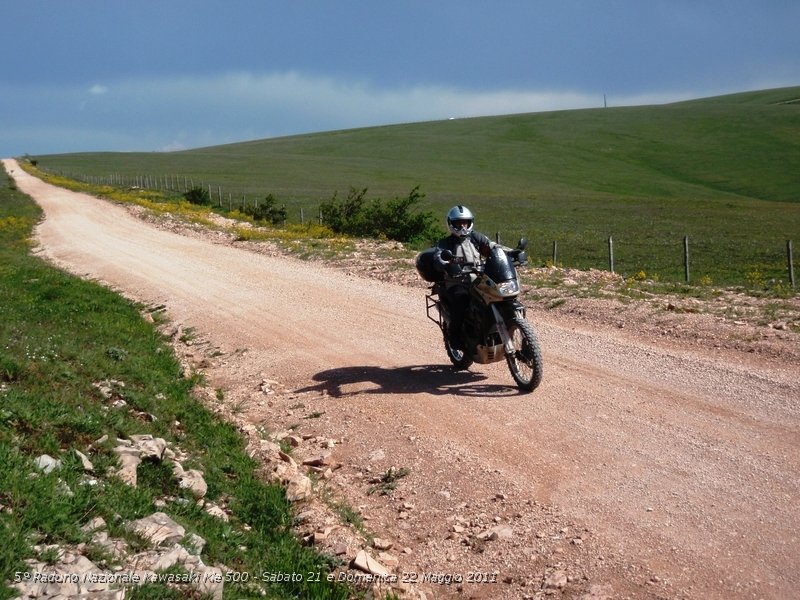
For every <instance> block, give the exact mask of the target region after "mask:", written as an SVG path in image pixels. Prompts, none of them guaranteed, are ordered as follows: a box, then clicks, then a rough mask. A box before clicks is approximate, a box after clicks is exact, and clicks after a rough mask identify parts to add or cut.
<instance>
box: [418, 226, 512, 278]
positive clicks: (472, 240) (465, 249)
mask: <svg viewBox="0 0 800 600" xmlns="http://www.w3.org/2000/svg"><path fill="white" fill-rule="evenodd" d="M497 245H498V244H496V243H495V242H493V241H492V240H490V239H489V238H488V237H486V236H485V235H484V234H482V233H479V232H477V231H472V232H470V234H469V235H468V236H467V237H465V238H460V237H458V236H456V235H450V236H447V237H446V238H442V239H440V240H439V241H438V242H437V244H436V248H437V249H438V251H437V252H436V254H435V256H434V262H433V264H434V267H435V268H436V269H437V270H439V271H442V272H444V273H447V270H446V269H447V263H446V262H445V261H444V260H442V250H450V252H452V253H453V256H455V257H456V259H463V260H458V262H459V263H462V262H463V264H465V265H468V266H472V267H474V266H475V265H478V264H480V262H481V257H486V256H489V254H490V253H491V251H492V248H494V247H495V246H497ZM445 281H446V285H447V286H448V287H449V286H450V284H455V283H459V282H460V283H462V284H463V282H461V281H460V280H459V281H453V280H451V279H450V278H449V277H445Z"/></svg>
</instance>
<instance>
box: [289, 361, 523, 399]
mask: <svg viewBox="0 0 800 600" xmlns="http://www.w3.org/2000/svg"><path fill="white" fill-rule="evenodd" d="M313 379H314V381H317V382H319V383H317V384H316V385H312V386H308V387H304V388H302V389H299V390H296V391H298V392H311V391H319V392H323V391H324V392H327V393H328V394H329V395H331V396H333V397H343V396H354V395H356V394H434V395H453V396H491V397H497V396H516V395H519V393H520V392H519V390H518V389H517V388H516V387H515V386H506V385H497V384H488V383H483V382H484V381H485V380H486V379H487V377H486V375H482V374H480V373H472V372H470V371H455V370H453V368H452V367H450V366H445V365H413V366H408V367H393V368H384V367H372V366H364V367H342V368H340V369H330V370H328V371H322V372H320V373H317V374H316V375H314V377H313ZM365 384H373V385H372V386H369V385H365ZM350 387H352V388H354V389H352V390H349V389H346V388H350Z"/></svg>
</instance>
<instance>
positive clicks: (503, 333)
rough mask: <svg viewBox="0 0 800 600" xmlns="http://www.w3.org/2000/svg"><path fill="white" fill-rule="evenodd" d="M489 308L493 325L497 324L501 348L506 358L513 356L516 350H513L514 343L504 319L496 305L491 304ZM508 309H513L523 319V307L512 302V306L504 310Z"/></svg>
mask: <svg viewBox="0 0 800 600" xmlns="http://www.w3.org/2000/svg"><path fill="white" fill-rule="evenodd" d="M491 308H492V314H493V315H494V320H495V323H496V324H497V333H498V334H499V335H500V340H501V341H502V342H503V348H504V349H505V351H506V356H514V354H515V353H516V349H515V348H514V342H513V341H512V340H511V334H510V333H509V332H508V327H506V318H505V317H504V316H503V314H502V313H501V312H500V309H499V308H497V304H492V305H491ZM504 308H505V307H504ZM510 309H513V310H514V312H516V313H519V314H520V315H521V316H522V317H523V318H524V317H525V307H524V306H522V304H520V303H519V302H514V304H513V305H511V306H509V307H507V309H506V310H510Z"/></svg>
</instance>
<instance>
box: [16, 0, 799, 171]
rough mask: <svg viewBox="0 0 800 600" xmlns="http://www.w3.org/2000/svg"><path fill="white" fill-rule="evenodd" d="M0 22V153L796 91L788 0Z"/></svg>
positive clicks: (321, 7)
mask: <svg viewBox="0 0 800 600" xmlns="http://www.w3.org/2000/svg"><path fill="white" fill-rule="evenodd" d="M0 19H2V24H3V26H2V34H1V35H0V51H2V57H3V59H4V61H3V62H4V64H3V66H2V68H0V156H3V157H5V156H22V155H24V154H30V155H33V156H35V155H37V154H51V153H61V152H83V151H92V152H94V151H170V150H181V149H186V148H196V147H202V146H211V145H216V144H223V143H229V142H239V141H247V140H253V139H262V138H270V137H278V136H285V135H294V134H300V133H311V132H317V131H330V130H338V129H349V128H354V127H367V126H374V125H386V124H395V123H409V122H418V121H428V120H437V119H448V118H462V117H474V116H485V115H500V114H511V113H522V112H539V111H549V110H562V109H575V108H590V107H600V106H603V104H604V101H605V102H606V103H607V105H608V106H629V105H641V104H661V103H666V102H672V101H678V100H685V99H691V98H700V97H707V96H713V95H718V94H724V93H733V92H740V91H748V90H756V89H766V88H775V87H784V86H794V85H800V43H798V39H800V38H799V37H798V31H800V1H798V0H751V1H745V0H527V1H525V0H483V1H477V0H407V1H406V0H327V1H323V0H281V1H279V0H0ZM604 99H605V100H604Z"/></svg>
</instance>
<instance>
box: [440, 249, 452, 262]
mask: <svg viewBox="0 0 800 600" xmlns="http://www.w3.org/2000/svg"><path fill="white" fill-rule="evenodd" d="M441 256H442V260H443V261H445V262H450V261H451V260H453V259H454V258H455V256H453V253H452V252H450V250H447V249H444V250H442V255H441Z"/></svg>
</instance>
